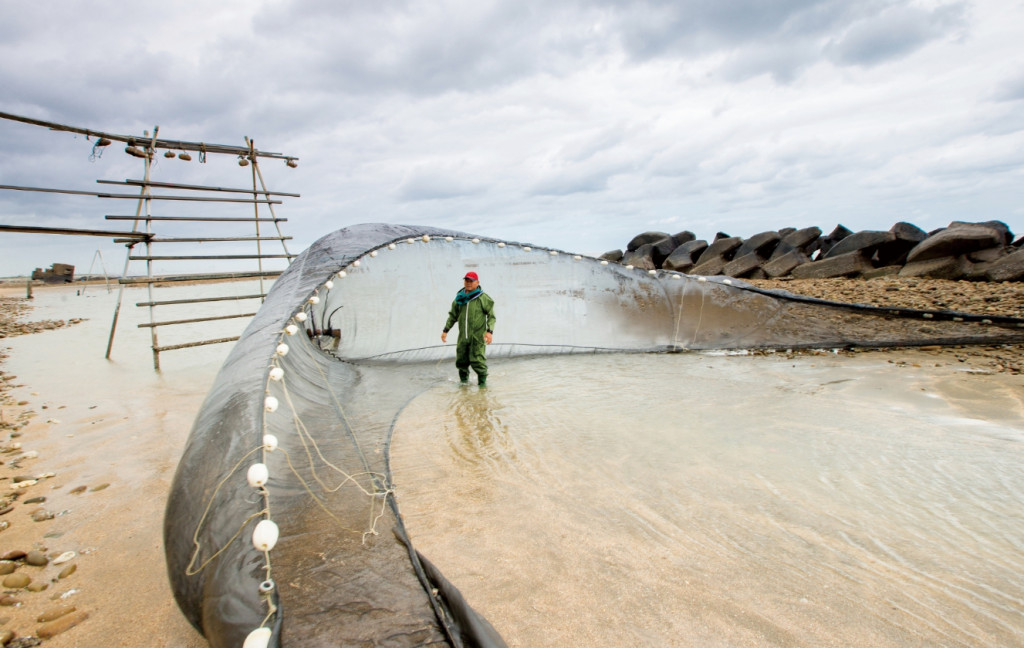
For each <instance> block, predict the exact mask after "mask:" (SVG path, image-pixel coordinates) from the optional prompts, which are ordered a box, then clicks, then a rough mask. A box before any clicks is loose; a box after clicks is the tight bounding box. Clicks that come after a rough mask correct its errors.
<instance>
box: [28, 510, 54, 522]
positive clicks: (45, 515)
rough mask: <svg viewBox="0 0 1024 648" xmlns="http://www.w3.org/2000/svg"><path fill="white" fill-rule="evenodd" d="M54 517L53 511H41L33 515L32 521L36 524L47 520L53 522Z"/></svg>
mask: <svg viewBox="0 0 1024 648" xmlns="http://www.w3.org/2000/svg"><path fill="white" fill-rule="evenodd" d="M53 517H54V514H53V511H47V510H45V509H40V510H38V511H36V512H35V513H33V514H32V519H33V520H35V521H36V522H45V521H46V520H52V519H53Z"/></svg>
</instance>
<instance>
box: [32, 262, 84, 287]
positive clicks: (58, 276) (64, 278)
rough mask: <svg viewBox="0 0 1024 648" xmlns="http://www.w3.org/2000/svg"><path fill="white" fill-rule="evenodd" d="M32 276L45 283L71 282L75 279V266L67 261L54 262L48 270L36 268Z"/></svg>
mask: <svg viewBox="0 0 1024 648" xmlns="http://www.w3.org/2000/svg"><path fill="white" fill-rule="evenodd" d="M32 278H33V279H38V280H40V281H43V282H45V283H53V284H56V283H71V282H72V281H74V280H75V266H73V265H68V264H66V263H54V264H53V265H51V266H50V268H49V269H48V270H43V269H42V268H36V269H35V270H33V271H32Z"/></svg>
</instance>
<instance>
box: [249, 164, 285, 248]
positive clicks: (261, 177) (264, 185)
mask: <svg viewBox="0 0 1024 648" xmlns="http://www.w3.org/2000/svg"><path fill="white" fill-rule="evenodd" d="M253 169H254V170H255V171H256V174H257V175H258V176H259V178H260V186H261V187H263V191H266V190H267V183H266V182H265V181H264V180H263V171H262V170H261V169H260V168H259V166H258V165H253ZM267 209H269V210H270V215H271V216H272V217H273V218H274V228H275V229H276V230H277V235H278V236H282V234H281V226H280V225H278V222H279V221H278V220H277V214H275V213H274V206H273V205H271V204H268V205H267ZM281 247H282V248H283V249H284V251H285V254H287V253H288V246H287V245H285V242H284V239H281ZM288 264H289V265H291V259H289V260H288Z"/></svg>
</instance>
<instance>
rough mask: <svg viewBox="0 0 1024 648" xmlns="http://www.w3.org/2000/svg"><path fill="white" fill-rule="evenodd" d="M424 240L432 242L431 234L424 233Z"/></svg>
mask: <svg viewBox="0 0 1024 648" xmlns="http://www.w3.org/2000/svg"><path fill="white" fill-rule="evenodd" d="M423 242H424V243H430V235H429V234H424V235H423Z"/></svg>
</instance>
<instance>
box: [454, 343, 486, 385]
mask: <svg viewBox="0 0 1024 648" xmlns="http://www.w3.org/2000/svg"><path fill="white" fill-rule="evenodd" d="M486 351H487V344H486V343H485V342H484V341H483V340H481V339H468V340H467V339H466V338H463V337H462V336H459V343H458V344H457V345H456V346H455V367H456V368H457V369H458V370H459V380H460V381H462V382H466V381H468V380H469V368H470V367H472V368H473V371H475V372H476V377H477V380H478V381H479V383H480V384H481V385H484V384H486V383H487V356H486V355H485V354H486Z"/></svg>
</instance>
